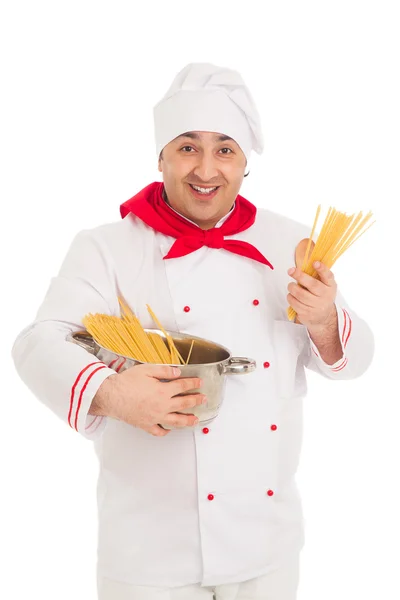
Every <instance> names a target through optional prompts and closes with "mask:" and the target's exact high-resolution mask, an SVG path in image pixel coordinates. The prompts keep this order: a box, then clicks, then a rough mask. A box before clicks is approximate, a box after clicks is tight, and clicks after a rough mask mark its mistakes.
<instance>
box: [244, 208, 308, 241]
mask: <svg viewBox="0 0 400 600" xmlns="http://www.w3.org/2000/svg"><path fill="white" fill-rule="evenodd" d="M254 226H255V230H257V232H259V231H263V232H264V235H265V232H269V233H270V234H271V235H274V236H275V235H276V236H282V235H283V236H284V237H285V238H290V237H295V238H297V237H298V236H299V235H302V236H303V237H308V236H309V235H310V233H311V228H310V226H309V225H306V224H304V223H301V222H300V221H295V220H294V219H290V218H289V217H285V216H284V215H282V214H280V213H277V212H274V211H272V210H269V209H265V208H258V209H257V217H256V221H255V223H254Z"/></svg>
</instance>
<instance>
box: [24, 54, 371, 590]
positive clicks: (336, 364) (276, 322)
mask: <svg viewBox="0 0 400 600" xmlns="http://www.w3.org/2000/svg"><path fill="white" fill-rule="evenodd" d="M154 123H155V142H156V155H157V159H158V169H159V171H160V172H161V173H162V179H163V181H162V182H159V181H155V182H153V183H150V184H149V185H147V186H146V187H145V188H144V189H142V190H140V191H138V192H137V193H136V194H135V195H134V196H133V197H132V198H131V199H130V200H128V201H127V202H124V203H123V204H122V205H121V207H120V212H121V216H122V219H120V220H118V221H116V222H113V223H108V224H105V225H101V226H98V227H95V228H93V229H89V230H84V231H81V232H79V233H78V234H77V236H76V237H75V239H74V240H73V242H72V245H71V247H70V249H69V251H68V253H67V256H66V257H65V259H64V261H63V264H62V266H61V268H60V271H59V273H58V276H57V277H55V278H53V279H52V280H51V283H50V287H49V289H48V291H47V294H46V296H45V298H44V300H43V303H42V305H41V306H40V308H39V310H38V313H37V316H36V319H35V321H34V322H33V323H32V324H30V325H29V326H27V327H26V328H25V329H24V330H23V331H22V332H21V333H20V334H19V336H18V338H17V339H16V341H15V344H14V347H13V358H14V362H15V365H16V368H17V371H18V373H19V375H20V377H21V378H22V380H23V381H24V382H25V384H26V385H27V386H28V387H29V388H30V390H31V391H32V392H33V394H34V395H35V396H36V397H37V398H38V399H39V400H40V401H41V402H43V403H44V404H46V405H47V406H48V407H49V408H50V410H52V411H53V412H54V413H55V414H56V415H58V417H60V418H61V419H62V420H63V421H65V423H66V424H67V425H68V426H70V427H71V428H72V429H73V430H74V431H76V432H78V433H79V434H81V435H82V436H84V437H85V438H87V439H88V440H91V441H92V442H93V445H94V448H95V451H96V453H97V456H98V459H99V463H100V473H99V485H98V511H99V512H98V514H99V538H98V598H99V599H100V600H134V599H135V600H153V599H154V600H155V599H158V600H178V599H181V600H182V599H184V600H192V599H193V600H196V599H204V600H211V599H212V598H216V599H217V600H245V599H246V600H256V599H264V600H294V599H295V598H296V590H297V587H298V582H299V554H300V551H301V549H302V547H303V544H304V530H303V513H302V506H301V500H300V497H299V492H298V489H297V487H296V483H295V473H296V470H297V466H298V460H299V453H300V448H301V436H302V400H303V398H304V396H305V395H306V393H307V382H306V376H305V369H311V370H312V371H315V372H316V373H319V374H320V375H322V376H323V377H326V378H328V379H332V380H343V379H353V378H355V377H359V376H360V375H362V374H363V373H364V372H365V371H366V369H367V368H368V367H369V365H370V363H371V360H372V356H373V345H374V344H373V335H372V333H371V331H370V329H369V327H368V325H367V324H366V322H365V321H364V320H363V319H361V318H360V317H359V316H358V315H357V314H356V313H355V312H354V310H353V309H352V308H351V307H350V306H349V305H348V304H347V302H346V301H345V299H344V298H343V296H342V294H341V292H340V291H339V290H338V287H337V283H336V281H335V277H334V274H333V273H332V272H331V271H330V270H329V269H328V268H327V267H326V266H325V265H324V264H316V265H315V268H316V269H317V271H318V279H315V278H312V277H310V276H308V275H306V274H305V273H302V272H301V271H300V269H299V268H296V265H295V260H294V256H295V248H296V246H297V244H298V243H299V241H300V240H301V239H303V238H305V237H308V236H309V235H310V231H309V229H308V228H306V227H305V226H304V225H302V224H300V223H298V222H296V221H294V220H291V219H288V218H287V217H284V216H282V215H280V214H278V213H277V212H275V211H273V210H265V209H257V208H256V206H255V204H254V203H253V202H250V201H249V200H247V199H246V198H244V197H243V196H242V195H240V194H239V192H240V188H241V185H242V182H243V177H244V176H245V175H246V173H245V172H246V169H247V168H248V160H249V157H250V154H251V151H252V150H254V151H255V152H257V153H259V154H261V153H262V150H263V137H262V131H261V124H260V118H259V114H258V112H257V109H256V106H255V104H254V101H253V99H252V97H251V94H250V92H249V90H248V88H247V87H246V85H245V83H244V81H243V79H242V77H241V76H240V74H239V73H238V72H236V71H234V70H231V69H227V68H223V67H218V66H215V65H212V64H209V63H191V64H188V65H187V66H186V67H185V68H184V69H182V70H181V71H180V72H179V73H178V75H177V76H176V78H175V79H174V81H173V82H172V85H171V87H170V88H169V90H168V91H167V93H166V94H165V96H164V97H163V98H162V99H161V100H160V102H159V103H158V104H157V105H156V106H155V107H154ZM252 200H253V199H252ZM254 201H255V203H256V202H257V198H254ZM272 208H273V207H272ZM119 296H123V298H124V299H125V300H126V302H127V303H128V304H129V306H130V307H131V309H132V310H133V311H134V312H135V313H136V315H137V316H138V317H139V319H140V321H141V323H142V325H143V327H154V323H153V322H152V320H151V318H150V315H149V313H148V311H147V308H146V305H147V304H148V305H150V306H151V307H152V309H153V310H154V312H155V314H156V315H157V316H158V318H159V320H160V321H161V323H162V324H163V326H164V327H165V328H166V329H169V330H172V331H180V332H183V333H189V334H192V335H195V336H199V337H203V338H206V339H210V340H213V341H215V342H216V343H218V344H221V345H223V346H225V347H227V348H229V350H230V352H231V354H232V355H233V356H244V357H249V358H252V359H255V360H256V363H257V368H256V369H255V371H254V372H253V373H249V374H246V375H244V376H240V377H239V376H230V377H227V378H226V384H225V388H224V397H223V403H222V406H221V409H220V412H219V414H218V416H217V417H216V418H215V419H214V420H213V421H212V422H211V423H209V424H208V425H207V426H206V427H205V426H202V425H201V423H198V422H197V419H196V417H195V416H194V415H192V414H180V411H182V409H187V408H193V407H194V406H196V405H199V404H202V403H205V402H207V398H206V397H204V396H203V394H191V395H189V396H186V397H183V396H179V397H178V396H177V394H180V393H182V392H184V391H188V390H190V389H193V388H196V387H198V386H199V385H200V383H201V382H200V381H199V380H198V379H196V378H183V377H180V375H181V372H180V371H179V369H176V368H174V367H172V366H161V367H160V366H157V365H138V366H134V367H131V368H130V369H127V370H125V371H124V372H122V371H121V372H119V373H117V372H116V370H114V369H113V368H112V367H110V366H109V365H107V364H105V363H102V362H101V361H100V360H99V359H97V358H96V357H95V356H93V355H92V354H90V353H89V352H87V351H86V350H85V349H83V348H82V347H80V346H78V345H76V344H73V343H71V342H70V341H68V340H67V336H68V334H70V333H71V332H74V331H77V330H80V329H83V325H82V318H83V317H84V316H85V315H86V314H88V313H106V314H110V315H120V308H119V303H118V297H119ZM289 305H290V306H292V307H293V308H294V309H295V311H296V312H297V319H296V321H295V322H293V321H289V320H288V318H287V312H286V311H287V307H288V306H289ZM166 379H168V380H170V381H165V380H166ZM163 380H164V381H163Z"/></svg>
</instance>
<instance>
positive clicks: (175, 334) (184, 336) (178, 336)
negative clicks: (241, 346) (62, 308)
mask: <svg viewBox="0 0 400 600" xmlns="http://www.w3.org/2000/svg"><path fill="white" fill-rule="evenodd" d="M144 331H145V332H146V333H148V332H150V333H158V334H159V335H161V336H162V337H163V338H164V339H165V336H164V333H163V332H162V331H161V329H152V328H144ZM165 331H166V332H167V333H168V334H169V335H170V336H171V337H172V338H174V339H177V340H179V339H188V338H189V339H191V340H195V341H196V340H200V341H201V342H208V343H210V344H212V345H213V346H217V348H218V349H220V350H225V352H227V354H228V356H227V358H224V360H219V361H217V362H210V363H192V364H190V363H189V364H179V363H168V364H166V363H148V362H142V361H141V360H138V359H136V358H132V357H131V356H125V355H124V354H117V353H116V352H114V351H113V350H109V348H105V347H104V346H101V345H100V344H99V343H98V342H96V340H95V339H94V338H93V336H92V335H91V334H90V333H89V332H88V331H87V330H86V329H80V330H78V331H73V332H71V333H70V334H69V335H68V337H67V339H68V340H69V341H75V343H76V342H77V340H76V337H75V336H79V335H81V336H86V337H87V338H90V340H91V341H92V343H93V346H94V347H96V348H99V349H101V350H104V351H105V352H109V353H110V354H112V355H113V356H115V357H116V358H124V359H125V360H131V361H133V362H135V363H136V364H138V365H154V366H156V367H177V368H178V369H181V368H182V367H207V366H214V365H222V364H224V363H227V362H229V361H230V360H231V358H232V353H231V352H230V350H228V348H226V347H225V346H222V345H221V344H217V343H216V342H213V341H212V340H208V339H206V338H201V337H199V336H195V335H190V334H188V333H181V332H179V331H170V330H168V329H166V330H165Z"/></svg>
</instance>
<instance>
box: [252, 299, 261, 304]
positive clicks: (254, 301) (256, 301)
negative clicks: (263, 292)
mask: <svg viewBox="0 0 400 600" xmlns="http://www.w3.org/2000/svg"><path fill="white" fill-rule="evenodd" d="M253 304H254V306H258V305H259V304H260V301H259V300H257V298H256V299H255V300H253Z"/></svg>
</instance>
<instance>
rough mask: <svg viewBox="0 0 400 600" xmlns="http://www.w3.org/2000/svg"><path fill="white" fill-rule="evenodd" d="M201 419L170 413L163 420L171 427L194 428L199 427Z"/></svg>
mask: <svg viewBox="0 0 400 600" xmlns="http://www.w3.org/2000/svg"><path fill="white" fill-rule="evenodd" d="M198 422H199V419H198V418H197V417H196V416H195V415H178V414H177V413H169V414H168V415H166V416H165V417H164V418H163V423H165V424H166V425H170V426H171V427H179V428H182V427H193V426H194V425H197V423H198Z"/></svg>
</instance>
